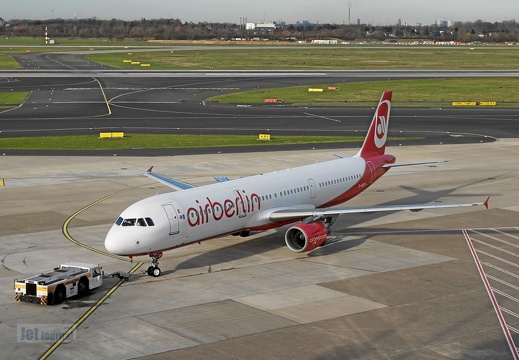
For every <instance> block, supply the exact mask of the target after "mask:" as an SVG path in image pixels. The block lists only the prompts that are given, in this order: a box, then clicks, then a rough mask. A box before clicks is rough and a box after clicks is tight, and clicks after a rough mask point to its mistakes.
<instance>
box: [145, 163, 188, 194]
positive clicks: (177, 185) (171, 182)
mask: <svg viewBox="0 0 519 360" xmlns="http://www.w3.org/2000/svg"><path fill="white" fill-rule="evenodd" d="M152 170H153V166H152V167H150V168H149V169H148V170H147V171H146V172H145V173H144V174H145V175H146V176H147V177H149V178H152V179H154V180H156V181H158V182H160V183H162V184H164V185H167V186H169V187H170V188H173V189H175V190H186V189H191V188H194V187H195V186H194V185H191V184H188V183H185V182H183V181H180V180H175V179H171V178H168V177H167V176H164V175H161V174H157V173H154V172H153V171H152Z"/></svg>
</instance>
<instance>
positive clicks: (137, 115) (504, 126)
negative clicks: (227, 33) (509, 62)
mask: <svg viewBox="0 0 519 360" xmlns="http://www.w3.org/2000/svg"><path fill="white" fill-rule="evenodd" d="M61 60H63V59H60V61H61ZM68 65H69V66H70V64H68ZM111 71H113V70H107V71H106V73H104V74H105V76H103V75H102V74H103V72H102V71H100V70H98V69H96V70H83V71H82V72H81V74H79V75H78V76H74V77H73V76H69V77H67V76H65V74H69V75H70V74H71V73H69V72H66V71H63V70H58V71H57V73H58V74H56V76H49V74H51V72H49V71H48V70H45V71H41V72H35V73H30V72H27V73H24V72H23V71H19V73H20V74H24V75H19V76H18V77H16V76H12V77H5V73H4V72H2V74H1V75H0V77H4V78H3V79H4V81H3V82H2V83H1V84H0V86H1V89H2V90H6V89H8V88H9V86H11V87H12V88H13V89H17V90H23V89H26V90H28V91H32V93H31V95H30V96H29V99H28V101H27V102H26V103H25V104H24V105H23V106H21V107H20V108H18V109H15V110H11V111H7V112H3V113H0V131H2V132H1V133H0V139H1V137H3V136H27V135H44V134H57V133H58V134H59V133H61V134H76V133H95V132H99V131H100V130H101V129H118V130H123V131H129V132H132V131H133V132H151V133H153V132H168V133H175V132H193V133H197V132H205V133H214V134H219V133H254V132H256V131H261V130H264V129H272V130H273V131H277V132H279V133H294V134H296V133H302V132H303V133H312V134H315V133H319V134H321V133H324V134H328V133H333V134H337V133H344V134H353V133H356V132H361V133H362V135H363V134H364V132H365V130H366V128H367V126H368V124H369V120H370V119H371V116H372V110H370V109H349V110H345V109H337V108H313V109H308V108H290V107H264V106H260V107H236V106H222V105H217V104H205V103H204V101H203V100H204V99H205V98H207V97H208V96H212V95H213V94H217V93H222V92H227V91H243V90H247V89H252V88H254V87H258V86H260V87H274V86H291V85H293V84H296V83H298V82H299V83H301V82H304V83H305V84H313V83H322V82H323V78H321V77H319V76H315V77H314V76H306V77H305V76H301V74H299V73H297V74H295V76H294V74H292V75H285V74H282V76H278V75H279V74H278V75H275V76H274V75H272V74H271V73H269V74H268V75H269V76H251V75H250V74H247V76H243V75H244V74H240V75H235V74H234V72H232V73H229V74H226V75H225V76H223V75H217V76H214V75H207V76H206V75H200V74H198V73H197V74H193V73H189V76H187V75H186V76H182V75H180V76H173V75H166V76H161V77H159V76H157V77H156V76H150V75H149V74H148V75H147V76H143V75H142V74H140V73H139V74H122V73H117V74H119V75H117V76H106V74H107V73H109V72H111ZM73 72H74V73H77V72H78V71H77V70H74V71H73ZM26 74H32V75H31V76H26ZM60 74H63V76H62V75H60ZM132 75H135V76H132ZM386 75H387V74H386ZM447 75H448V74H446V76H447ZM362 76H366V77H370V75H369V74H358V77H357V76H355V75H351V74H350V73H347V72H345V73H330V74H329V75H327V77H325V79H326V80H327V81H330V82H332V81H333V82H336V81H341V80H342V81H358V79H360V78H362ZM103 93H104V94H105V96H106V99H107V101H105V99H104V97H103V95H102V94H103ZM376 100H378V99H375V101H376ZM107 103H108V104H109V108H108V107H107ZM323 118H333V119H335V120H337V121H325V120H322V119H323ZM517 124H518V118H517V114H516V111H515V110H514V111H511V110H499V109H494V110H481V109H454V110H445V109H428V110H416V109H395V110H394V111H393V112H392V117H391V124H390V135H391V134H398V133H400V132H403V133H409V134H417V133H420V134H429V135H428V136H427V137H426V140H425V141H424V142H422V143H414V144H412V145H411V144H410V145H409V146H400V145H399V144H397V143H396V144H395V143H393V144H390V147H389V149H388V152H389V153H391V154H394V155H396V157H397V159H398V161H399V162H408V161H422V160H447V161H448V162H446V163H441V164H437V165H435V166H416V167H412V168H409V167H408V168H394V169H392V170H391V171H390V172H389V173H388V174H386V175H385V176H384V177H383V178H382V179H380V180H379V181H378V182H377V183H376V184H375V185H373V186H372V188H370V189H369V190H368V191H367V192H366V193H363V194H362V195H361V196H360V197H358V198H355V199H353V200H352V201H350V202H349V203H348V205H351V206H360V205H376V204H405V203H426V202H435V201H439V202H466V201H467V202H468V201H470V202H472V201H481V200H484V199H485V197H486V196H488V195H490V196H491V200H490V204H491V209H490V210H484V209H479V208H477V209H466V208H465V209H449V210H443V211H439V210H428V211H422V212H419V213H411V212H399V213H394V214H386V215H383V216H381V215H375V214H371V215H369V214H364V215H362V214H359V215H355V216H343V217H339V219H338V220H337V221H336V223H335V224H334V226H333V228H332V230H333V232H332V234H331V236H330V241H329V244H328V245H327V246H325V247H323V248H319V249H317V250H315V251H313V252H310V253H307V254H296V253H292V252H291V251H289V250H288V249H287V248H286V246H285V245H284V240H283V234H284V232H283V228H281V229H279V230H278V231H269V232H265V233H261V234H256V235H254V236H252V237H249V238H236V237H224V238H222V239H215V240H211V241H207V242H203V243H202V244H199V245H198V244H196V245H191V246H187V247H185V248H181V249H178V250H175V251H170V252H167V253H166V254H165V256H164V258H163V259H161V268H162V270H163V276H161V277H160V278H151V277H149V276H147V275H140V274H135V275H132V276H131V279H130V281H128V282H124V283H122V284H119V285H118V283H117V279H112V278H108V279H106V282H105V285H103V287H102V288H101V289H99V290H96V291H93V292H92V293H90V294H89V295H87V296H84V297H81V298H74V299H70V300H67V301H65V302H64V303H63V304H62V305H59V306H47V307H45V306H38V305H35V304H25V303H17V302H15V301H14V299H13V297H14V293H13V288H12V284H13V281H14V279H16V278H21V277H25V276H29V275H35V274H37V273H39V272H41V271H44V270H49V269H51V268H53V267H55V266H56V265H58V264H59V263H61V262H65V261H69V260H70V261H82V262H93V263H99V264H101V265H102V266H103V269H104V271H105V273H111V272H115V271H121V272H127V271H129V270H130V269H132V268H134V267H138V265H139V262H141V261H142V262H143V263H144V265H142V266H143V267H146V265H147V262H148V259H147V258H146V257H141V258H138V259H135V261H134V263H133V264H131V263H130V262H128V261H126V260H120V259H117V258H113V257H110V256H107V255H105V254H103V253H104V251H105V249H104V246H103V241H104V236H105V235H106V233H107V231H108V229H109V228H110V226H111V224H112V222H113V221H114V220H115V219H116V217H117V216H118V215H119V213H120V212H121V211H122V210H123V209H124V208H125V207H126V206H127V205H129V204H131V203H132V202H134V201H136V200H138V199H141V198H144V197H146V196H153V195H155V194H156V193H158V192H160V193H162V192H165V191H169V189H166V188H164V187H163V186H162V185H160V184H157V183H153V182H150V180H149V179H148V178H146V177H144V176H142V172H143V171H144V170H145V169H146V168H148V167H149V166H151V165H154V166H155V169H157V171H159V170H160V172H161V173H164V174H168V175H171V176H174V177H176V178H179V179H181V180H184V181H187V182H190V183H193V184H196V185H200V184H206V183H210V182H212V181H214V180H213V178H212V177H213V176H228V177H229V178H237V177H240V176H247V175H253V174H258V173H263V172H267V171H273V170H280V169H285V168H290V167H295V166H300V165H303V164H308V163H313V162H316V161H325V160H329V159H331V158H333V155H332V153H337V152H338V153H341V154H351V155H353V154H354V153H355V152H356V149H353V148H339V149H337V148H335V149H325V150H323V149H319V148H315V149H312V148H307V149H304V148H300V149H291V151H286V149H285V151H281V150H282V149H272V151H269V152H266V151H264V150H263V151H261V152H257V151H256V152H255V151H247V150H244V149H237V150H236V149H235V150H233V151H229V152H227V153H226V152H225V151H217V150H216V149H205V150H203V151H202V153H199V154H195V153H191V154H187V153H181V152H178V151H177V152H174V153H168V152H161V153H157V152H155V151H152V152H146V151H144V149H143V150H142V151H137V152H133V151H128V152H126V153H124V152H123V153H119V154H117V156H113V155H114V154H113V152H112V154H104V153H96V154H92V153H88V154H80V153H76V154H63V153H54V154H52V155H53V156H11V153H9V152H7V153H6V154H5V155H4V156H2V162H1V164H2V166H1V169H0V177H1V178H2V179H4V181H5V186H3V187H0V204H1V206H0V222H1V223H2V232H1V233H0V257H1V259H2V267H0V289H1V291H0V304H1V306H2V308H3V311H2V314H1V315H0V346H1V347H2V349H3V355H2V356H3V357H5V358H6V359H11V358H12V359H14V358H16V359H25V358H26V359H33V358H35V357H40V356H42V355H44V354H46V355H45V358H46V357H47V356H48V357H49V358H51V359H91V358H106V359H130V358H143V359H160V358H165V357H170V358H185V359H200V358H212V359H237V358H238V359H265V358H272V359H286V358H287V357H289V358H301V359H345V358H350V359H373V358H413V359H415V358H431V359H433V358H434V359H453V358H470V359H488V358H492V359H508V358H510V354H511V350H510V346H509V342H507V340H506V338H505V336H504V334H503V330H502V327H501V324H500V322H499V321H498V316H497V315H496V311H495V310H494V308H493V306H492V303H491V301H490V298H489V292H487V290H486V288H485V285H484V282H483V281H482V278H481V276H480V274H479V272H478V268H477V266H476V265H477V263H476V262H475V261H474V259H473V257H472V255H471V250H470V248H469V246H468V245H467V239H466V237H467V236H468V237H470V238H471V239H475V240H480V241H482V242H483V243H484V244H481V243H475V245H474V246H475V248H476V249H477V250H483V251H487V253H491V254H494V255H496V254H499V251H500V250H499V249H496V248H495V247H494V248H493V249H492V250H491V251H488V249H485V248H484V247H485V246H487V245H486V244H490V241H491V240H490V239H495V238H499V239H500V240H504V241H507V242H508V244H506V245H503V243H500V245H499V246H497V247H498V248H506V250H509V249H512V251H513V252H515V250H513V249H514V247H515V246H517V245H516V242H517V238H518V237H519V230H518V224H517V212H518V211H519V207H518V205H517V203H518V199H519V188H518V187H517V178H518V175H519V163H518V162H517V155H518V154H519V141H518V140H517V138H519V136H517V135H518V127H517ZM440 143H441V144H440ZM274 150H275V151H274ZM294 150H297V151H294ZM21 154H23V152H22V153H18V154H16V153H13V155H21ZM47 155H50V154H47ZM70 155H75V156H70ZM82 155H88V156H82ZM106 155H110V156H106ZM126 155H128V156H126ZM79 210H83V211H79ZM464 229H465V230H466V231H463V230H464ZM64 235H68V236H64ZM70 238H72V239H73V240H74V242H72V241H71V239H70ZM494 246H495V245H494ZM92 249H95V250H96V251H92ZM507 256H509V257H510V258H511V261H512V262H515V258H516V256H515V255H510V254H509V255H507ZM491 259H493V258H488V257H487V258H483V257H482V259H480V260H481V261H483V262H486V263H490V264H492V265H494V266H497V265H500V267H504V266H502V265H501V264H498V263H496V262H495V259H493V260H491ZM484 266H487V265H484ZM506 270H507V271H509V272H514V271H515V269H514V266H513V265H507V267H506ZM515 272H516V271H515ZM489 274H490V275H491V276H494V277H495V278H496V279H498V281H496V280H490V281H491V282H492V287H493V288H496V289H497V290H498V291H500V292H502V293H506V294H507V295H509V297H506V296H503V295H500V294H498V295H496V297H497V300H498V302H499V303H500V304H501V305H502V307H503V308H505V309H506V310H508V311H509V312H508V313H507V315H505V323H506V324H507V325H509V326H511V327H512V328H518V327H519V325H518V324H517V322H518V320H517V317H515V316H514V315H513V314H518V313H519V305H518V302H516V301H514V300H513V299H510V296H512V297H517V295H514V294H513V290H508V288H507V285H504V284H503V283H502V282H499V281H505V282H507V283H512V284H513V283H514V282H515V283H517V280H515V279H514V277H513V276H510V275H509V274H507V275H500V274H499V273H496V272H492V271H489ZM516 285H517V284H516ZM111 291H113V293H112V292H111ZM108 293H110V296H109V297H107V298H106V300H104V301H103V302H101V303H100V304H99V305H98V306H97V305H96V304H98V301H101V300H102V299H103V297H104V296H105V295H106V294H108ZM87 314H88V316H85V315H87ZM78 321H80V323H78ZM46 324H65V325H67V326H70V327H72V326H74V324H79V325H78V327H77V329H76V330H75V333H74V334H75V338H74V339H75V340H74V341H72V342H64V343H62V344H60V345H59V346H53V342H48V341H47V342H35V341H32V342H23V341H21V339H20V338H19V329H20V327H22V326H28V327H29V326H32V327H34V326H36V327H37V326H41V327H44V326H45V325H46ZM510 336H511V338H512V341H515V343H517V342H518V341H519V338H518V334H517V333H514V332H513V331H511V335H510ZM49 350H52V351H50V352H49Z"/></svg>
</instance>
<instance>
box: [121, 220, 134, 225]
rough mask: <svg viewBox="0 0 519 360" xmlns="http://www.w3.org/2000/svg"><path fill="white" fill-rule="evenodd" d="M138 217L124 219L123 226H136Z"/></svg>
mask: <svg viewBox="0 0 519 360" xmlns="http://www.w3.org/2000/svg"><path fill="white" fill-rule="evenodd" d="M136 220H137V219H124V220H123V226H134V225H135V221H136Z"/></svg>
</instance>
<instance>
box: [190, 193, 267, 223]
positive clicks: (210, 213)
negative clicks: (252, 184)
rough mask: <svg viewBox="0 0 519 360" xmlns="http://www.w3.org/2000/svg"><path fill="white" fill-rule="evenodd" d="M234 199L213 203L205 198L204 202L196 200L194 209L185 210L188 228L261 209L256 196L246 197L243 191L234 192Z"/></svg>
mask: <svg viewBox="0 0 519 360" xmlns="http://www.w3.org/2000/svg"><path fill="white" fill-rule="evenodd" d="M234 193H235V195H236V196H235V198H234V199H224V200H223V201H221V202H220V201H213V200H211V198H209V197H206V198H205V200H202V201H199V200H196V201H195V202H196V207H190V208H189V209H187V222H188V224H189V226H191V227H195V226H198V225H201V224H207V223H208V222H209V221H211V220H214V221H220V220H222V219H223V218H224V217H225V218H228V219H230V218H232V217H235V216H240V215H246V214H248V213H251V212H254V211H257V210H260V209H261V199H260V197H259V195H258V194H255V193H252V194H250V195H248V194H247V193H246V192H245V190H235V192H234Z"/></svg>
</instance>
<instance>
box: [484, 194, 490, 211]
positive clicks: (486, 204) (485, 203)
mask: <svg viewBox="0 0 519 360" xmlns="http://www.w3.org/2000/svg"><path fill="white" fill-rule="evenodd" d="M488 200H490V196H489V197H487V199H486V200H485V202H484V203H483V205H485V207H486V208H487V209H488Z"/></svg>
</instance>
